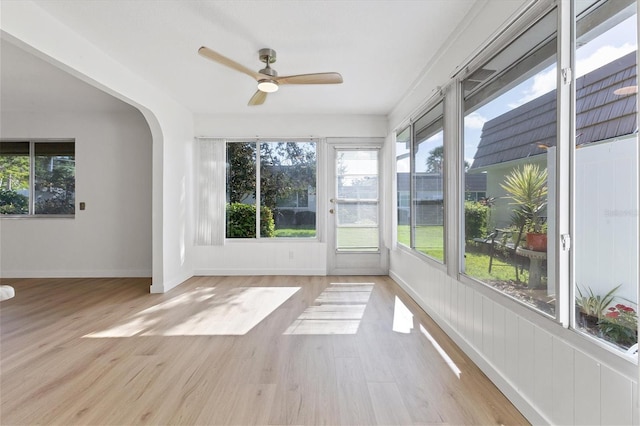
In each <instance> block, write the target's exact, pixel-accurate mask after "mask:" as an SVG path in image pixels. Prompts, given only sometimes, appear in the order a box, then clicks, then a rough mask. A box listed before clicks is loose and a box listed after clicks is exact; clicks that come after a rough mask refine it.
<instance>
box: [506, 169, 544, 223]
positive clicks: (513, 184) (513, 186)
mask: <svg viewBox="0 0 640 426" xmlns="http://www.w3.org/2000/svg"><path fill="white" fill-rule="evenodd" d="M547 176H548V174H547V169H546V168H545V169H543V170H541V169H540V167H539V166H538V165H537V164H525V165H524V166H523V167H522V168H519V167H518V168H515V169H513V170H512V171H511V173H510V174H509V175H507V176H506V177H505V179H504V183H501V184H500V186H501V187H502V189H504V190H505V191H507V193H508V194H509V196H508V198H511V199H512V200H513V202H511V203H509V204H514V205H517V206H518V208H517V209H516V210H515V211H514V214H515V216H516V217H518V219H519V220H522V219H523V218H524V219H525V220H526V226H527V227H528V228H530V229H531V230H532V231H533V232H538V233H539V232H540V231H541V230H542V218H541V216H540V213H541V212H542V211H543V210H544V208H545V206H546V205H547V193H548V190H547Z"/></svg>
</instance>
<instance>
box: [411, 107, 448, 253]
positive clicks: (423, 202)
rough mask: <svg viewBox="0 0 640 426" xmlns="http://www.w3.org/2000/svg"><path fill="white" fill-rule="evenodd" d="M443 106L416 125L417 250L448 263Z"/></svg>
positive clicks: (414, 215)
mask: <svg viewBox="0 0 640 426" xmlns="http://www.w3.org/2000/svg"><path fill="white" fill-rule="evenodd" d="M443 112H444V110H443V104H442V103H439V104H438V105H437V106H436V107H434V108H433V109H431V110H430V111H429V112H427V113H426V114H424V115H423V116H422V117H420V118H419V119H418V120H417V121H416V123H415V124H414V125H413V129H414V137H413V141H414V144H413V147H414V148H413V153H412V156H413V158H412V159H413V164H414V173H413V193H412V201H413V210H412V217H413V220H412V224H413V228H414V229H413V232H414V234H413V235H414V244H413V245H414V247H413V248H415V249H416V250H417V251H419V252H421V253H424V254H426V255H428V256H429V257H432V258H434V259H437V260H439V261H441V262H442V261H444V191H443V189H444V187H443V177H444V170H443V166H444V132H443Z"/></svg>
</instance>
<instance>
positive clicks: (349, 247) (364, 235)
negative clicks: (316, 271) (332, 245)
mask: <svg viewBox="0 0 640 426" xmlns="http://www.w3.org/2000/svg"><path fill="white" fill-rule="evenodd" d="M336 155H337V161H336V176H337V188H336V199H335V200H334V206H335V214H336V248H337V250H339V251H378V250H379V248H380V247H379V231H378V229H379V228H378V201H379V199H378V151H377V150H338V151H337V154H336Z"/></svg>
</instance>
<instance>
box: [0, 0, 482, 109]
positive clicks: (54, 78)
mask: <svg viewBox="0 0 640 426" xmlns="http://www.w3.org/2000/svg"><path fill="white" fill-rule="evenodd" d="M475 2H476V0H421V1H420V0H411V1H402V0H398V1H383V0H377V1H365V0H333V1H329V0H326V1H319V0H318V1H302V0H247V1H238V0H229V1H223V0H218V1H195V0H186V1H185V0H183V1H178V0H175V1H173V0H165V1H158V0H137V1H133V0H129V1H124V0H122V1H113V0H92V1H82V0H36V1H35V3H36V4H37V5H38V6H40V7H41V8H43V9H44V10H45V11H47V12H48V13H49V14H51V15H52V16H53V17H54V18H55V19H57V20H59V21H61V22H63V23H64V24H66V25H67V26H69V27H71V28H73V29H74V30H75V31H76V32H77V33H79V34H80V35H81V36H82V37H84V38H86V39H87V40H89V41H90V42H91V43H92V44H94V45H95V46H96V48H98V49H100V50H101V51H103V52H104V53H106V54H107V55H109V56H111V57H112V58H114V59H115V60H117V61H119V62H120V63H122V64H124V65H125V66H127V67H128V68H129V69H131V70H132V71H133V72H135V73H137V74H139V75H142V76H144V78H145V79H146V80H148V81H149V82H150V83H151V84H152V85H154V86H156V87H157V88H158V89H160V90H163V91H165V92H166V93H168V95H169V96H171V97H172V98H173V99H175V100H176V101H177V102H179V103H181V104H182V105H184V106H185V107H186V108H187V109H189V110H190V111H192V112H194V113H199V114H244V113H252V114H255V113H263V112H264V113H269V114H279V113H281V114H298V113H308V114H324V113H332V114H335V113H337V114H382V115H385V114H388V113H389V112H390V111H391V110H392V109H393V108H394V106H396V104H397V103H398V102H399V101H400V99H402V97H403V96H404V95H405V94H406V93H407V92H408V91H409V90H410V89H411V87H412V86H413V85H414V84H415V83H416V81H418V79H419V77H420V75H421V73H422V72H423V70H424V69H425V68H426V67H427V66H428V65H429V62H430V61H431V60H432V59H433V58H434V56H435V54H436V52H437V51H438V50H439V49H440V48H441V46H442V44H443V43H445V41H446V40H447V39H448V38H449V37H451V36H452V34H454V32H455V31H456V27H457V26H458V25H460V23H461V22H462V21H463V20H464V17H465V15H466V14H467V13H468V12H469V10H470V9H471V8H472V6H473V5H474V3H475ZM202 45H205V46H207V47H209V48H211V49H213V50H216V51H218V52H219V53H221V54H223V55H225V56H227V57H229V58H231V59H233V60H235V61H237V62H239V63H241V64H243V65H245V66H247V67H248V68H251V69H255V70H256V71H257V70H258V69H260V68H262V67H263V65H264V64H262V63H261V62H259V60H258V53H257V52H258V50H259V49H261V48H264V47H269V48H272V49H275V50H276V51H277V54H278V58H277V62H276V63H275V64H273V65H272V67H273V68H275V69H276V70H277V71H278V73H279V74H280V75H292V74H305V73H313V72H329V71H337V72H340V73H341V74H342V76H343V78H344V83H343V84H340V85H323V86H319V85H305V86H291V85H289V86H283V87H281V89H280V90H279V91H278V92H277V93H275V94H271V95H269V97H268V99H267V101H266V102H265V104H264V105H262V106H254V107H249V106H247V102H248V100H249V98H250V97H251V96H252V95H253V93H254V92H255V90H256V83H255V81H254V80H253V79H252V78H250V77H248V76H246V75H244V74H241V73H238V72H236V71H233V70H231V69H229V68H226V67H223V66H221V65H219V64H217V63H214V62H211V61H209V60H207V59H204V58H202V57H201V56H199V55H198V54H197V51H198V48H199V47H200V46H202ZM0 48H1V49H2V51H1V53H2V69H1V81H0V84H1V85H2V86H1V87H2V92H1V96H2V107H3V109H7V108H9V109H21V108H23V107H28V108H33V107H34V106H38V105H42V106H46V105H49V104H51V103H54V104H56V105H59V103H60V102H63V104H64V105H66V106H67V107H68V108H73V107H74V105H75V107H78V108H80V107H81V105H82V103H83V102H88V103H89V105H88V106H84V107H83V109H87V108H94V109H101V108H103V109H104V108H110V107H112V106H113V105H110V106H109V105H107V104H108V101H107V100H106V98H103V97H102V96H99V95H97V98H96V99H92V100H89V98H90V97H89V96H87V92H86V90H90V89H89V88H88V87H87V85H86V84H85V83H81V82H79V81H78V80H76V79H74V78H72V77H70V76H69V75H66V74H65V73H64V72H63V71H60V70H57V69H56V68H55V67H53V66H50V65H48V64H46V63H44V62H43V61H42V60H40V59H36V58H35V57H33V56H31V55H29V54H27V53H24V52H22V51H20V50H19V49H18V48H16V47H13V46H10V45H9V44H8V42H6V41H3V42H2V45H0ZM74 83H75V84H77V85H78V86H77V87H75V86H73V84H74ZM72 86H73V87H72ZM49 92H51V93H49ZM100 93H102V92H100ZM105 96H106V95H105ZM47 97H49V98H51V100H47V99H46V98H47ZM61 97H62V98H63V99H62V100H61V99H60V98H61ZM105 102H107V103H105ZM21 104H24V105H21ZM23 109H24V108H23Z"/></svg>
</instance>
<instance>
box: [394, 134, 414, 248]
mask: <svg viewBox="0 0 640 426" xmlns="http://www.w3.org/2000/svg"><path fill="white" fill-rule="evenodd" d="M410 149H411V127H407V128H406V129H404V130H402V131H400V132H398V134H397V136H396V187H397V202H398V224H397V231H396V232H397V234H396V236H397V240H398V243H399V244H402V245H405V246H407V247H411V232H410V230H409V229H410V226H409V224H410V220H411V156H410V155H411V154H410Z"/></svg>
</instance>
